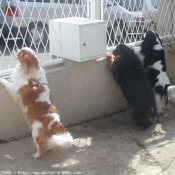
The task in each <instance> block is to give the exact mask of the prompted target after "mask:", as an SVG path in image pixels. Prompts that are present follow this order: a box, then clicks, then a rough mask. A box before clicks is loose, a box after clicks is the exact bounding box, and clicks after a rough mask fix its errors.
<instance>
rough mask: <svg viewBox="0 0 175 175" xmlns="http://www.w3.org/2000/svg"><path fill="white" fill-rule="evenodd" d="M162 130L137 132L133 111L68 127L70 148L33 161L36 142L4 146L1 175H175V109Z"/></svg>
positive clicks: (167, 114)
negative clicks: (70, 135)
mask: <svg viewBox="0 0 175 175" xmlns="http://www.w3.org/2000/svg"><path fill="white" fill-rule="evenodd" d="M161 125H162V128H161V127H160V125H157V126H156V127H151V128H149V129H147V130H146V131H137V130H135V129H134V121H133V120H132V119H131V117H130V111H129V110H127V111H125V112H121V113H118V114H115V115H113V116H108V117H105V118H100V119H98V120H94V121H91V122H86V123H83V124H80V125H76V126H71V127H68V128H67V130H68V131H70V132H71V134H72V135H73V137H74V143H73V146H72V147H71V148H70V149H60V148H59V149H58V148H56V149H54V150H53V151H48V152H46V153H45V154H44V155H43V157H41V158H39V159H33V158H32V157H31V155H32V154H33V153H34V152H35V147H34V144H33V142H32V138H31V137H26V138H22V139H19V140H17V141H11V142H8V143H2V144H0V174H47V175H49V174H81V175H175V127H174V126H175V108H174V107H173V108H172V109H171V110H168V111H166V112H165V114H164V116H162V117H161Z"/></svg>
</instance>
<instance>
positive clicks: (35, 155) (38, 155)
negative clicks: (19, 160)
mask: <svg viewBox="0 0 175 175" xmlns="http://www.w3.org/2000/svg"><path fill="white" fill-rule="evenodd" d="M32 157H33V158H34V159H38V158H39V157H41V155H40V154H39V153H38V152H36V153H35V154H33V155H32Z"/></svg>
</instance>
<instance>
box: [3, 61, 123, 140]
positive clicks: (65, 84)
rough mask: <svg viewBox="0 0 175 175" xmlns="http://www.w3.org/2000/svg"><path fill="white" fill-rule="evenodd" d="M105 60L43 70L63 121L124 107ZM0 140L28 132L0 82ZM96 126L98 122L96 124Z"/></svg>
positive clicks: (16, 106) (71, 122)
mask: <svg viewBox="0 0 175 175" xmlns="http://www.w3.org/2000/svg"><path fill="white" fill-rule="evenodd" d="M105 66H106V62H105V60H103V61H96V60H91V61H86V62H82V63H77V62H73V61H65V64H64V65H62V66H60V67H58V68H54V69H50V70H46V72H47V74H46V75H47V79H48V83H49V87H50V89H51V93H52V98H53V102H54V105H55V106H56V107H57V108H58V111H59V114H60V119H61V122H62V123H63V124H64V125H70V124H75V123H78V122H82V121H85V120H89V119H93V118H95V117H100V116H103V115H104V114H108V113H112V112H115V111H119V110H121V109H123V108H125V107H126V101H125V99H124V98H123V97H122V93H121V91H120V88H118V87H117V85H116V83H115V82H114V80H113V78H112V76H111V74H110V73H109V72H108V71H107V70H106V67H105ZM0 97H1V101H0V121H1V122H0V140H1V139H7V138H12V137H22V136H24V135H26V134H28V133H29V127H28V126H27V123H26V120H25V118H24V115H23V113H22V111H21V108H20V106H19V105H18V104H16V103H15V102H14V101H13V99H12V98H11V96H10V95H9V94H8V93H7V92H6V91H5V88H4V87H2V85H0ZM97 127H98V126H97Z"/></svg>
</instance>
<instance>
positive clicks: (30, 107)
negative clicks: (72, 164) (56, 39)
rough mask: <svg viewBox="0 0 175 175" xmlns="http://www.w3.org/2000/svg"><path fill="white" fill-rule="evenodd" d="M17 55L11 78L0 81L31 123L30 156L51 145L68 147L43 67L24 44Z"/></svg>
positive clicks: (66, 137)
mask: <svg viewBox="0 0 175 175" xmlns="http://www.w3.org/2000/svg"><path fill="white" fill-rule="evenodd" d="M17 57H18V60H19V63H20V65H19V66H17V67H16V68H15V69H14V72H13V74H12V75H11V78H12V82H9V81H7V80H6V79H1V80H0V82H1V83H2V84H3V85H4V86H5V88H6V90H7V91H9V92H10V94H11V95H12V96H13V98H14V99H15V101H17V100H19V102H20V104H21V106H22V109H23V111H24V113H25V115H26V117H27V121H28V124H29V125H30V126H31V129H32V137H33V140H34V142H35V144H36V148H37V152H36V153H35V154H33V157H34V158H39V157H40V156H42V154H43V153H44V152H45V151H46V150H48V149H52V148H53V147H54V146H59V147H62V148H68V147H71V145H72V142H73V138H72V136H71V135H70V134H69V133H68V132H67V131H66V129H65V127H64V126H63V124H62V123H61V122H60V118H59V115H58V111H57V109H56V107H55V106H54V105H53V104H52V101H51V94H50V89H49V87H48V83H47V79H46V76H45V71H44V69H43V68H42V67H41V65H40V61H39V59H38V58H37V56H36V55H35V52H34V51H33V50H32V49H30V48H28V47H24V48H22V49H21V50H19V51H18V55H17Z"/></svg>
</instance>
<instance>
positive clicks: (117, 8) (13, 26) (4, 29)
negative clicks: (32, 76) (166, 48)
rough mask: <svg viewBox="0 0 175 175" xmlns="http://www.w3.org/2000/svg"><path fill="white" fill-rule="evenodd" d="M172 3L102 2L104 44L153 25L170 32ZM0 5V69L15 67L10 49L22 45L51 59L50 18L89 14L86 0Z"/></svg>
mask: <svg viewBox="0 0 175 175" xmlns="http://www.w3.org/2000/svg"><path fill="white" fill-rule="evenodd" d="M174 4H175V0H167V1H165V0H103V1H101V6H102V7H103V8H102V9H103V12H102V13H101V14H102V16H101V19H104V20H106V36H107V43H106V45H107V47H110V46H114V45H117V44H119V43H130V42H136V41H141V40H142V37H143V33H144V32H145V31H146V30H147V29H149V28H150V27H153V26H154V27H156V29H157V31H158V32H159V34H160V35H161V36H165V35H173V33H174V30H175V29H174V22H175V15H174ZM0 6H1V8H0V70H4V69H8V68H12V67H14V66H15V65H16V60H15V58H14V57H13V52H14V50H15V49H16V48H21V47H24V46H28V47H32V48H33V49H34V50H36V52H37V53H38V54H39V53H42V55H43V54H44V56H43V57H42V60H48V59H51V57H50V56H49V25H48V24H49V20H50V19H55V18H65V17H90V14H91V11H90V10H91V3H90V1H89V0H1V1H0ZM153 21H154V22H153ZM97 47H98V46H97Z"/></svg>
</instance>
